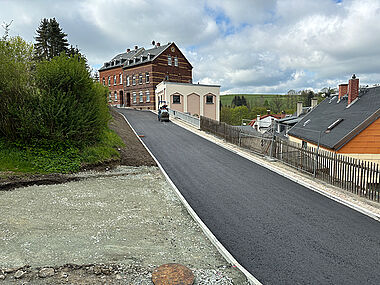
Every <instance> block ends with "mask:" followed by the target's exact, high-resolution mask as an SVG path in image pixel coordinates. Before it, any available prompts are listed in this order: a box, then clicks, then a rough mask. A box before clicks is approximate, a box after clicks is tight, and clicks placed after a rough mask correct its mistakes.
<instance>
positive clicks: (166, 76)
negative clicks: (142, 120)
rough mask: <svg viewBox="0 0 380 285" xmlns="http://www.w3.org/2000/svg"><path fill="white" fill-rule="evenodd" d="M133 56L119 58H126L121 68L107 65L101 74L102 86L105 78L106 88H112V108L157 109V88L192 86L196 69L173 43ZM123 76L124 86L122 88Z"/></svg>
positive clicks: (110, 101)
mask: <svg viewBox="0 0 380 285" xmlns="http://www.w3.org/2000/svg"><path fill="white" fill-rule="evenodd" d="M128 51H129V50H128ZM133 52H134V54H133V55H132V56H130V55H129V54H130V53H129V52H127V53H126V54H121V55H119V58H121V57H120V56H125V58H127V59H126V60H125V62H124V64H123V65H122V66H118V67H114V68H112V67H111V66H108V63H106V64H107V65H106V64H105V66H104V67H102V68H101V69H100V70H99V77H100V82H101V83H103V78H104V81H105V82H104V84H105V86H109V90H110V94H111V97H110V100H109V104H110V105H117V106H125V107H133V108H137V109H154V108H155V89H156V86H157V84H159V83H160V82H162V81H163V80H166V81H171V82H181V83H192V68H193V67H192V66H191V64H190V63H189V61H188V60H187V59H186V57H185V56H184V55H183V54H182V52H181V51H180V50H179V49H178V47H177V46H176V45H175V44H174V43H170V44H168V45H166V46H160V44H157V45H156V46H155V47H154V48H152V49H148V50H144V49H137V47H135V50H134V51H132V52H131V53H133ZM120 74H122V80H123V84H120V80H119V78H120ZM114 76H116V85H114ZM108 78H110V84H108ZM115 92H116V98H115Z"/></svg>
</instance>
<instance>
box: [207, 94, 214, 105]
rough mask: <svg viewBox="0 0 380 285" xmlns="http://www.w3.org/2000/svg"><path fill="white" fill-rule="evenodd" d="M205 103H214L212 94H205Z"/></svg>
mask: <svg viewBox="0 0 380 285" xmlns="http://www.w3.org/2000/svg"><path fill="white" fill-rule="evenodd" d="M206 104H214V96H212V95H207V96H206Z"/></svg>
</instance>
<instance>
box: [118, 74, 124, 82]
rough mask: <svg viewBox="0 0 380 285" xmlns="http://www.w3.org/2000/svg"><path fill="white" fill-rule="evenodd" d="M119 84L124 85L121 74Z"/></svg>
mask: <svg viewBox="0 0 380 285" xmlns="http://www.w3.org/2000/svg"><path fill="white" fill-rule="evenodd" d="M119 84H123V74H119Z"/></svg>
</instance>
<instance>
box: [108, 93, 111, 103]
mask: <svg viewBox="0 0 380 285" xmlns="http://www.w3.org/2000/svg"><path fill="white" fill-rule="evenodd" d="M108 101H109V102H111V101H112V94H111V92H110V93H109V94H108Z"/></svg>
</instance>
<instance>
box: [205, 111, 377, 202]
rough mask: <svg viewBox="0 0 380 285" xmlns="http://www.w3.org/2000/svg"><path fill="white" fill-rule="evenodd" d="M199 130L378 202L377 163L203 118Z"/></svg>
mask: <svg viewBox="0 0 380 285" xmlns="http://www.w3.org/2000/svg"><path fill="white" fill-rule="evenodd" d="M200 128H201V130H204V131H207V132H210V133H213V134H215V135H217V136H219V137H222V138H224V139H225V140H226V141H227V142H230V143H233V144H236V145H239V146H241V147H244V148H247V149H249V150H251V151H254V152H255V153H258V154H261V155H266V156H268V155H270V156H272V157H274V158H276V159H278V160H280V161H282V162H283V163H285V164H287V165H289V166H291V167H294V168H296V169H297V170H300V171H303V172H306V173H308V174H311V175H313V176H314V177H315V178H317V179H320V180H322V181H325V182H327V183H329V184H331V185H335V186H338V187H340V188H342V189H345V190H347V191H350V192H352V193H355V194H357V195H360V196H362V197H366V198H368V199H370V200H373V201H377V202H380V170H379V165H378V164H376V163H372V162H368V161H361V160H358V159H354V158H351V157H348V156H344V155H340V154H336V153H332V152H329V151H325V150H321V149H319V150H318V149H317V148H312V147H307V148H305V147H302V146H301V145H300V144H298V143H295V142H290V141H288V140H284V139H280V138H279V137H276V138H274V137H273V136H269V137H268V136H264V135H263V136H257V135H252V134H250V133H247V132H244V131H242V130H241V129H239V128H236V127H233V126H230V125H227V124H225V123H223V122H218V121H214V120H211V119H208V118H205V117H201V120H200Z"/></svg>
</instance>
